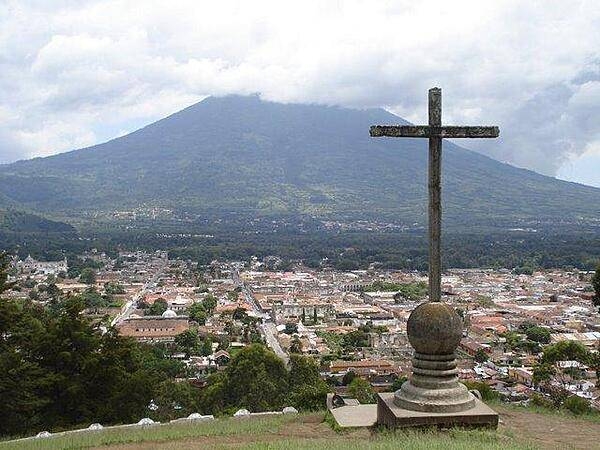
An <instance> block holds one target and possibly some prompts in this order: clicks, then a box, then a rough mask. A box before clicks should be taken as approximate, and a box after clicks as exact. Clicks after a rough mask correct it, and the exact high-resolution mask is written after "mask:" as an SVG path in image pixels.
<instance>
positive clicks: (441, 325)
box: [406, 302, 463, 355]
mask: <svg viewBox="0 0 600 450" xmlns="http://www.w3.org/2000/svg"><path fill="white" fill-rule="evenodd" d="M462 329H463V322H462V320H461V318H460V316H459V315H458V314H456V311H454V308H452V307H450V306H448V305H446V304H445V303H442V302H428V303H422V304H420V305H419V306H417V307H416V308H415V309H414V310H413V312H412V313H411V314H410V317H409V318H408V323H407V325H406V332H407V334H408V340H409V342H410V344H411V345H412V346H413V348H414V349H415V351H416V352H418V353H425V354H428V355H447V354H450V353H453V352H454V350H456V347H458V344H459V343H460V339H461V337H462Z"/></svg>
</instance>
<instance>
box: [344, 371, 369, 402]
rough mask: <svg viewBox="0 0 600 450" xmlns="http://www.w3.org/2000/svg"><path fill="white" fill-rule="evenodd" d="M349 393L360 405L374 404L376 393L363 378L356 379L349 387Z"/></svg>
mask: <svg viewBox="0 0 600 450" xmlns="http://www.w3.org/2000/svg"><path fill="white" fill-rule="evenodd" d="M348 392H349V393H350V395H352V397H354V398H355V399H357V400H358V401H359V402H360V403H374V402H375V391H373V387H372V386H371V383H369V382H368V381H367V380H365V379H364V378H361V377H356V378H354V379H353V380H352V382H351V383H350V385H349V386H348Z"/></svg>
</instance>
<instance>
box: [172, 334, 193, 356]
mask: <svg viewBox="0 0 600 450" xmlns="http://www.w3.org/2000/svg"><path fill="white" fill-rule="evenodd" d="M175 345H177V347H178V348H179V349H181V350H182V351H183V352H184V353H185V356H186V357H188V358H189V357H190V355H192V354H194V353H196V351H197V347H198V331H196V329H194V328H190V329H188V330H185V331H184V332H182V333H179V334H178V335H177V336H175Z"/></svg>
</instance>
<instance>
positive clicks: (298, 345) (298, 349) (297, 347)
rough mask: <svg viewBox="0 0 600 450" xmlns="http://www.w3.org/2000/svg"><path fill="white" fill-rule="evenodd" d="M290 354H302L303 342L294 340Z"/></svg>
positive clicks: (295, 338)
mask: <svg viewBox="0 0 600 450" xmlns="http://www.w3.org/2000/svg"><path fill="white" fill-rule="evenodd" d="M290 353H302V342H301V341H300V339H298V338H297V337H294V338H292V341H291V344H290Z"/></svg>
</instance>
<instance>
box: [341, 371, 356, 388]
mask: <svg viewBox="0 0 600 450" xmlns="http://www.w3.org/2000/svg"><path fill="white" fill-rule="evenodd" d="M355 378H356V372H354V371H353V370H349V371H348V372H346V373H345V374H344V376H343V377H342V384H343V385H344V386H348V385H349V384H350V383H352V382H353V381H354V379H355Z"/></svg>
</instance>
